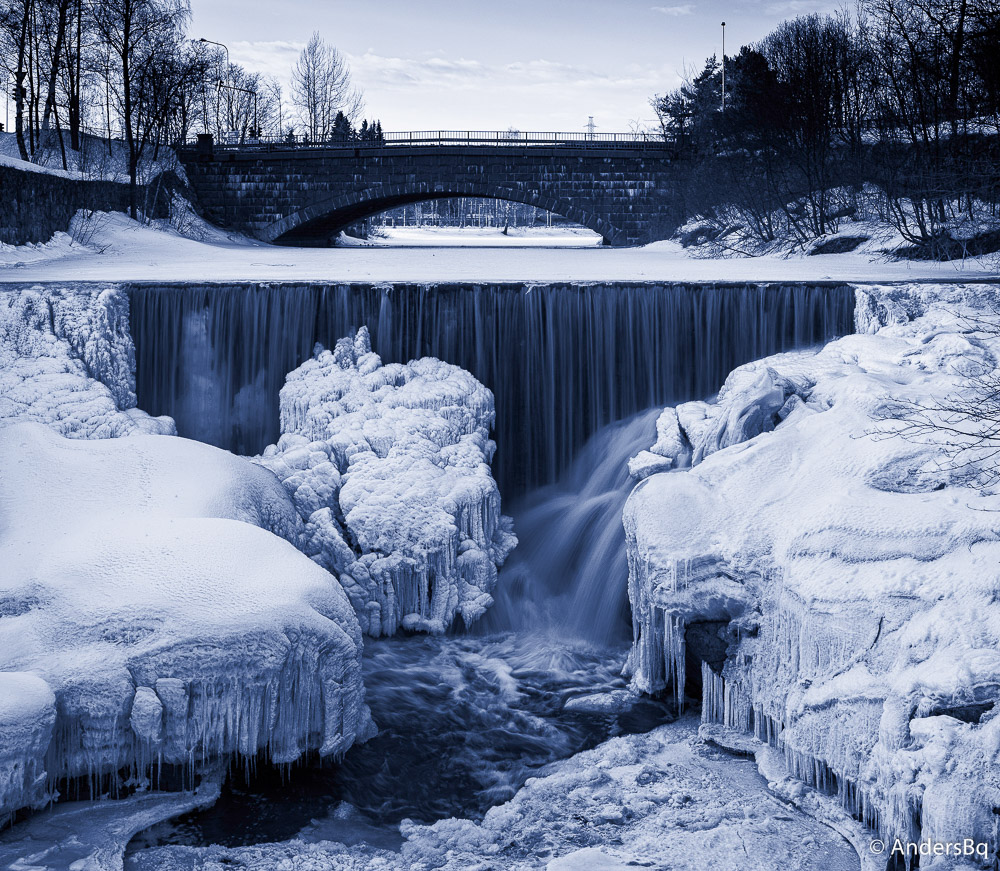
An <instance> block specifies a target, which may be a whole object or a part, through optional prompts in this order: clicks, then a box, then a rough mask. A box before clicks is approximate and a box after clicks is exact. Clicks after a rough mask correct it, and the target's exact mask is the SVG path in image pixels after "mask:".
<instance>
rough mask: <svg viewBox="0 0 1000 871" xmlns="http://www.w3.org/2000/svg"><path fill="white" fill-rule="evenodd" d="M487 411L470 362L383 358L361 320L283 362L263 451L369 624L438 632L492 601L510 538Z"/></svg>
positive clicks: (308, 547) (377, 631)
mask: <svg viewBox="0 0 1000 871" xmlns="http://www.w3.org/2000/svg"><path fill="white" fill-rule="evenodd" d="M493 418H494V409H493V395H492V394H491V393H490V391H489V390H487V389H486V388H485V387H483V386H482V385H481V384H480V383H479V382H478V381H476V380H475V379H474V378H473V377H472V376H471V375H469V373H467V372H465V371H464V370H462V369H459V368H458V367H456V366H452V365H449V364H447V363H443V362H441V361H440V360H436V359H433V358H423V359H420V360H414V361H411V362H410V363H407V364H405V365H404V364H399V363H393V364H388V365H383V363H382V360H381V358H380V357H379V356H378V355H377V354H375V353H373V352H372V350H371V343H370V340H369V337H368V331H367V329H365V328H362V329H361V330H359V331H358V333H357V335H356V336H355V337H353V338H346V339H342V340H341V341H339V342H338V343H337V345H336V347H335V348H334V349H333V350H332V351H328V350H323V349H321V348H317V351H316V354H315V356H314V357H313V359H311V360H307V361H306V362H305V363H303V364H302V366H300V367H299V368H298V369H296V370H295V371H294V372H291V373H290V374H289V375H288V378H287V380H286V383H285V386H284V387H283V388H282V390H281V431H282V436H281V439H280V440H279V442H278V444H277V445H273V446H271V447H269V448H268V449H267V450H266V451H265V452H264V454H263V456H262V457H261V458H260V459H259V462H260V463H261V464H262V465H264V466H266V467H267V468H269V469H271V470H272V471H273V472H274V473H275V474H277V476H278V478H279V479H281V481H282V482H283V483H284V485H285V487H286V489H287V490H288V492H289V493H290V494H291V496H292V499H293V501H294V502H295V505H296V508H297V509H298V511H299V514H300V515H301V517H302V519H303V520H304V521H305V524H306V536H305V545H304V550H305V552H306V553H307V554H309V555H310V556H311V557H312V558H313V559H314V560H316V562H318V563H319V564H320V565H322V566H324V567H325V568H328V569H329V570H330V571H332V572H334V573H335V574H336V575H337V576H338V577H339V578H340V580H341V583H342V584H343V585H344V589H345V590H346V591H347V594H348V596H349V597H350V599H351V602H352V603H353V605H354V607H355V610H356V611H357V613H358V619H359V620H360V622H361V625H362V628H363V630H364V631H365V632H367V633H368V634H370V635H373V636H378V635H391V634H392V633H394V632H395V631H396V630H397V629H398V628H399V627H400V626H402V627H404V628H406V629H411V630H425V631H429V632H443V631H444V630H445V629H447V628H448V626H449V625H451V623H452V621H453V620H454V619H455V617H456V615H461V616H462V618H463V620H464V621H465V622H466V624H470V623H472V622H473V621H475V620H476V619H478V618H479V617H480V616H481V615H482V614H483V613H484V612H485V610H486V609H487V608H488V607H489V606H490V604H491V603H492V601H493V600H492V596H491V593H492V590H493V587H494V586H495V584H496V577H497V568H498V567H499V566H500V565H501V564H502V563H503V561H504V559H505V558H506V556H507V554H508V553H509V552H510V550H511V548H512V547H513V546H514V544H515V541H516V539H515V538H514V536H513V534H512V532H511V522H510V519H509V518H507V517H503V516H502V515H501V513H500V494H499V492H498V490H497V486H496V482H495V481H494V480H493V477H492V475H491V473H490V461H491V460H492V457H493V452H494V450H495V445H494V443H493V442H492V441H491V440H490V437H489V431H490V428H491V426H492V425H493Z"/></svg>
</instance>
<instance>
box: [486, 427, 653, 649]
mask: <svg viewBox="0 0 1000 871" xmlns="http://www.w3.org/2000/svg"><path fill="white" fill-rule="evenodd" d="M659 413H660V409H659V408H652V409H649V410H648V411H645V412H643V413H641V414H638V415H636V416H635V417H633V418H630V419H628V420H625V421H621V422H618V423H613V424H610V425H608V426H606V427H604V428H603V429H601V430H599V431H598V432H597V433H595V434H594V435H593V436H592V437H591V438H590V440H589V441H588V442H587V444H586V445H584V447H583V449H582V450H581V451H580V452H579V454H578V455H577V457H576V459H575V460H574V461H573V463H572V464H571V465H570V467H569V468H568V469H567V470H566V472H565V473H564V474H563V475H562V477H561V478H560V479H559V482H558V483H557V484H554V485H549V486H547V487H542V488H540V489H538V490H536V491H534V492H532V493H530V494H528V495H527V496H526V497H525V498H524V499H521V500H519V501H518V502H516V503H515V504H514V506H513V508H512V509H511V510H512V513H513V514H514V518H515V524H516V526H517V530H518V538H519V543H518V546H517V548H516V549H515V550H514V552H513V554H512V555H511V556H510V558H509V559H508V561H507V564H506V565H505V566H504V568H503V570H502V571H501V573H500V579H499V582H498V584H497V593H496V604H495V605H494V606H493V608H492V609H491V610H490V611H488V612H487V614H486V617H485V618H484V620H483V621H482V627H481V631H486V632H494V631H507V630H530V629H536V628H544V629H547V630H549V631H555V632H559V633H561V634H563V635H567V636H570V637H572V638H578V639H582V640H584V641H587V642H590V643H591V644H594V645H598V646H605V645H609V644H612V643H614V642H623V641H626V640H629V639H631V637H632V635H631V623H630V612H629V605H628V560H627V558H626V554H625V530H624V528H623V527H622V509H623V508H624V507H625V500H626V498H627V497H628V494H629V492H630V491H631V489H632V485H633V484H634V483H635V482H634V481H632V480H631V478H630V477H629V474H628V468H627V463H628V460H629V457H632V456H634V455H635V454H637V453H638V452H639V451H641V450H643V449H644V448H647V447H649V445H650V444H652V442H653V441H655V440H656V418H657V417H658V416H659Z"/></svg>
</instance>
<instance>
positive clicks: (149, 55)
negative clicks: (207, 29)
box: [91, 0, 189, 218]
mask: <svg viewBox="0 0 1000 871" xmlns="http://www.w3.org/2000/svg"><path fill="white" fill-rule="evenodd" d="M91 15H92V17H93V21H94V26H95V29H96V31H97V34H98V35H99V37H100V39H101V41H102V42H103V43H104V45H105V47H106V48H107V49H108V52H109V54H110V55H111V56H112V57H113V58H114V61H115V69H114V70H113V81H112V82H110V83H109V84H110V88H109V89H110V91H111V92H112V93H113V94H114V96H115V99H116V102H117V104H118V105H117V109H118V112H119V114H120V117H121V122H122V132H123V133H124V136H125V143H126V146H127V149H128V173H129V212H130V214H131V215H132V217H133V218H137V217H138V171H139V162H140V160H141V159H142V156H143V152H144V151H145V148H146V146H147V144H148V143H149V141H150V139H151V137H152V135H153V133H154V132H155V129H156V125H157V124H162V123H164V122H165V119H166V116H167V114H168V112H169V111H170V106H171V102H172V100H173V98H174V97H175V96H176V90H177V88H179V87H183V82H184V79H185V77H184V76H182V75H177V71H176V70H175V69H174V68H173V67H174V66H175V60H176V57H177V55H178V54H179V53H180V49H181V45H182V42H183V34H184V26H185V25H186V23H187V19H188V16H189V9H188V5H187V2H186V0H91Z"/></svg>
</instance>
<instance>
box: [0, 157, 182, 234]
mask: <svg viewBox="0 0 1000 871" xmlns="http://www.w3.org/2000/svg"><path fill="white" fill-rule="evenodd" d="M161 179H162V180H154V181H153V182H151V183H150V184H149V185H148V186H141V187H140V189H139V203H140V205H142V204H143V203H145V202H146V200H147V194H148V193H149V194H152V196H153V199H154V202H153V204H152V207H151V209H150V211H151V215H152V217H163V216H165V215H166V214H167V209H168V203H169V199H170V193H171V192H172V191H173V190H175V189H176V188H177V186H178V184H179V183H180V180H179V179H178V178H177V176H176V175H174V174H173V173H166V174H164V176H162V177H161ZM128 203H129V197H128V185H127V184H122V183H120V182H113V181H99V180H91V179H76V178H70V177H66V176H63V175H57V174H55V173H49V172H35V171H33V170H23V169H19V168H16V167H12V166H4V165H0V242H4V243H6V244H8V245H24V244H27V243H29V242H47V241H48V240H49V239H51V238H52V235H53V234H54V233H56V232H58V231H60V230H63V231H65V230H68V229H69V222H70V220H71V219H72V217H73V215H75V214H76V213H77V211H78V210H80V209H94V210H97V211H104V212H126V211H128Z"/></svg>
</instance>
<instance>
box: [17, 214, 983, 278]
mask: <svg viewBox="0 0 1000 871" xmlns="http://www.w3.org/2000/svg"><path fill="white" fill-rule="evenodd" d="M186 223H187V225H188V226H189V227H190V228H191V229H185V230H184V232H185V233H186V234H188V235H191V234H193V233H195V232H197V234H198V235H199V237H200V238H198V239H194V238H188V235H181V233H180V232H178V231H177V230H175V229H172V228H163V227H149V226H142V225H140V224H137V223H136V222H134V221H131V220H130V219H129V218H127V217H126V216H125V215H122V214H110V215H107V216H105V217H103V218H102V219H101V221H100V226H99V227H98V228H97V229H96V230H94V231H92V232H90V233H88V234H86V237H85V239H86V244H85V245H82V244H80V243H78V242H74V241H73V239H72V238H71V237H70V236H68V235H67V234H64V233H57V234H56V235H55V236H54V237H53V239H52V240H51V241H49V242H47V243H45V244H42V245H24V246H16V247H14V246H2V245H0V283H2V282H25V281H28V282H30V281H151V282H165V281H236V280H245V281H327V282H333V281H415V282H420V281H468V282H477V281H479V282H481V281H527V282H542V281H662V282H673V281H677V282H684V281H727V280H734V281H746V280H753V281H820V280H828V279H829V280H836V281H864V282H868V281H926V280H938V281H958V280H965V281H972V280H979V279H992V278H996V277H998V275H1000V259H998V258H997V256H996V255H991V256H990V257H986V258H982V259H978V260H970V261H967V262H965V263H962V262H949V263H934V262H926V261H923V262H906V261H893V260H890V259H889V258H887V257H885V256H884V255H880V254H878V253H877V252H875V251H872V250H870V249H864V250H859V251H855V252H851V253H849V254H827V255H817V256H812V257H810V256H805V255H794V256H779V255H770V256H763V257H753V258H747V257H732V258H728V259H709V258H700V257H698V256H696V253H694V252H692V251H691V250H690V249H685V248H683V247H681V246H680V245H679V244H677V243H675V242H654V243H653V244H651V245H646V246H645V247H642V248H628V249H623V248H606V247H588V248H527V247H523V248H508V247H495V248H474V247H469V246H464V247H456V248H441V247H437V246H431V247H409V248H406V247H362V248H286V247H282V246H277V245H262V244H260V243H251V242H249V241H248V240H246V239H245V238H242V237H239V236H236V235H235V234H232V235H228V234H226V233H224V232H223V231H221V230H217V229H214V228H208V227H207V225H204V223H203V222H198V221H195V220H193V219H192V220H191V221H188V222H186ZM182 229H184V228H182ZM201 239H204V240H205V241H201Z"/></svg>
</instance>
